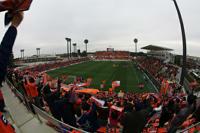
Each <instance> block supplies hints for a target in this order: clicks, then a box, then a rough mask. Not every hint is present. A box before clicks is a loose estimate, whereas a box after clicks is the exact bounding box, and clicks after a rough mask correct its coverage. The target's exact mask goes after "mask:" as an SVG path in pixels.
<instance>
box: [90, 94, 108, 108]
mask: <svg viewBox="0 0 200 133" xmlns="http://www.w3.org/2000/svg"><path fill="white" fill-rule="evenodd" d="M91 99H92V100H93V101H94V102H95V104H96V105H98V106H99V107H103V106H104V104H105V101H103V100H100V99H97V98H96V97H94V96H92V97H91Z"/></svg>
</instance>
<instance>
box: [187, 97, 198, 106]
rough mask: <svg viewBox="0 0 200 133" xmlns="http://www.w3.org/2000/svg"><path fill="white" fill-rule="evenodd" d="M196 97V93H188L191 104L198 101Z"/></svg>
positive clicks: (188, 100)
mask: <svg viewBox="0 0 200 133" xmlns="http://www.w3.org/2000/svg"><path fill="white" fill-rule="evenodd" d="M196 98H197V97H196V96H195V95H193V94H190V95H188V98H187V102H188V104H189V105H191V104H193V103H195V102H196Z"/></svg>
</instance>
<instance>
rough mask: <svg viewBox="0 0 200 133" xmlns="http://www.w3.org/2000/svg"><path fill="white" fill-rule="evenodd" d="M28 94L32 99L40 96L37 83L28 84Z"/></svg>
mask: <svg viewBox="0 0 200 133" xmlns="http://www.w3.org/2000/svg"><path fill="white" fill-rule="evenodd" d="M27 89H28V93H29V94H30V96H31V97H37V96H38V90H37V85H36V83H35V82H34V83H30V82H28V86H27Z"/></svg>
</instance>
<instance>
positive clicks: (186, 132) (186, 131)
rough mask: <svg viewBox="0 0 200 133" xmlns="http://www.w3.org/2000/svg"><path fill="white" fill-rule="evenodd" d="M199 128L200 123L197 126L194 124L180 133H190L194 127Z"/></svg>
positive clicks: (179, 132)
mask: <svg viewBox="0 0 200 133" xmlns="http://www.w3.org/2000/svg"><path fill="white" fill-rule="evenodd" d="M197 126H199V127H200V122H198V123H196V124H193V125H191V126H189V127H187V128H186V129H183V130H181V131H178V133H188V131H189V130H190V129H192V128H194V127H197Z"/></svg>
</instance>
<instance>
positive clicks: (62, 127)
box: [6, 79, 88, 133]
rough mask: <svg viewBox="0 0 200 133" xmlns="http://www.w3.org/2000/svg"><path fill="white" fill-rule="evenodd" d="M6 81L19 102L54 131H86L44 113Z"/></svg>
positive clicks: (67, 132)
mask: <svg viewBox="0 0 200 133" xmlns="http://www.w3.org/2000/svg"><path fill="white" fill-rule="evenodd" d="M6 83H7V84H8V85H9V88H10V89H11V91H12V92H13V93H14V94H15V96H16V97H18V98H19V100H20V101H21V102H23V104H24V105H25V106H26V108H27V109H28V110H29V111H31V112H33V111H34V112H35V116H37V118H38V120H39V121H40V122H41V123H43V122H45V123H47V124H48V125H49V126H50V127H52V128H54V129H55V130H56V131H58V132H61V133H71V132H72V131H73V132H75V133H88V132H86V131H84V130H81V129H78V128H75V127H72V126H70V125H68V124H65V123H64V122H62V121H59V120H57V119H55V118H53V117H52V116H51V115H50V114H48V113H46V112H45V111H43V110H41V109H40V108H38V107H37V106H35V105H34V104H31V103H30V102H29V101H28V99H27V98H26V97H25V96H23V95H22V94H21V93H20V92H19V91H18V90H17V89H16V88H15V87H14V86H13V85H12V83H11V82H10V81H9V80H8V79H6Z"/></svg>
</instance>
